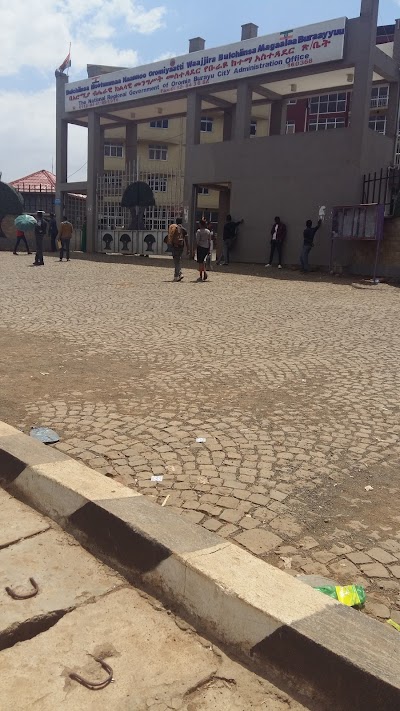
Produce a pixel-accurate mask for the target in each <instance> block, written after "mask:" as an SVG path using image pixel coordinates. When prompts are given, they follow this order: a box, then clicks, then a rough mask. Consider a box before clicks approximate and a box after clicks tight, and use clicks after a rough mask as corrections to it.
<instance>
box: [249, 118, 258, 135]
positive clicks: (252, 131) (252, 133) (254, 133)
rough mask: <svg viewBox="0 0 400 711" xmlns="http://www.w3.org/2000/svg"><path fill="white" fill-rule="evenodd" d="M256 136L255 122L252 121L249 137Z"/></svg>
mask: <svg viewBox="0 0 400 711" xmlns="http://www.w3.org/2000/svg"><path fill="white" fill-rule="evenodd" d="M256 135H257V121H252V122H251V124H250V136H256Z"/></svg>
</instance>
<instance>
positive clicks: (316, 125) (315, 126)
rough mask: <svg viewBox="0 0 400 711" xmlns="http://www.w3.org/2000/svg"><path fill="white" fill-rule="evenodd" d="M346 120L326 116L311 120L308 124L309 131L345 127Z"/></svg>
mask: <svg viewBox="0 0 400 711" xmlns="http://www.w3.org/2000/svg"><path fill="white" fill-rule="evenodd" d="M345 126H346V122H345V120H344V119H337V118H326V119H318V121H310V123H309V124H308V130H309V131H326V130H328V129H330V128H345Z"/></svg>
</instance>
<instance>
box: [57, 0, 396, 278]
mask: <svg viewBox="0 0 400 711" xmlns="http://www.w3.org/2000/svg"><path fill="white" fill-rule="evenodd" d="M378 7H379V2H378V0H362V2H361V11H360V16H359V17H356V18H354V19H346V18H338V19H333V20H330V21H326V22H322V23H319V24H315V25H311V26H308V27H302V28H298V29H289V30H286V29H285V28H284V29H283V30H282V32H278V33H275V34H273V35H268V36H264V37H258V36H257V30H258V28H257V27H256V26H255V25H253V24H248V25H244V26H243V27H242V40H241V41H240V42H237V43H235V44H231V45H227V46H223V47H217V48H214V49H205V42H204V40H202V39H201V38H195V39H193V40H191V41H190V52H189V54H188V55H185V56H180V57H176V58H175V59H167V60H165V61H161V62H156V63H154V64H150V65H147V66H142V67H138V68H136V69H116V68H115V67H114V68H112V67H101V68H99V67H90V70H89V72H88V73H89V74H90V75H91V76H89V78H87V79H83V80H81V81H79V82H73V83H69V82H68V77H67V76H65V75H64V74H62V73H60V72H57V73H56V75H57V80H56V81H57V186H56V191H57V200H56V203H59V205H60V206H59V207H58V210H59V214H60V213H61V211H62V205H63V200H64V196H65V195H66V194H67V193H85V194H86V195H87V239H88V251H103V250H104V239H103V238H102V235H103V232H104V230H105V229H108V230H109V231H110V237H109V244H108V246H109V247H110V240H111V239H114V233H116V231H117V230H119V231H121V230H124V231H125V233H127V235H128V236H126V237H125V243H124V244H125V249H129V250H131V251H133V252H135V251H139V252H141V251H142V248H143V245H138V244H137V243H136V242H137V240H138V239H139V238H138V236H137V234H136V233H134V232H133V231H132V234H130V233H129V225H128V224H121V223H119V224H115V225H110V224H105V223H104V220H102V219H100V213H101V210H102V208H101V206H100V202H101V205H102V206H103V207H104V204H106V203H107V200H108V199H109V198H107V190H106V188H105V187H104V185H108V186H109V187H110V186H114V187H113V190H114V194H115V195H117V192H118V190H120V191H121V190H122V188H123V181H124V180H125V181H127V182H129V176H131V177H132V175H134V176H138V175H139V174H140V171H141V166H140V165H139V162H138V127H139V134H140V129H141V127H142V126H144V125H147V126H153V127H158V128H159V129H160V130H161V131H162V127H163V125H165V126H167V125H168V119H169V120H171V121H172V120H173V119H180V120H181V122H182V124H184V143H185V152H184V157H183V167H182V183H181V186H179V185H178V183H179V181H177V182H176V190H175V195H174V196H173V197H171V199H170V200H169V202H168V201H166V199H165V195H164V196H162V195H161V193H162V191H163V187H165V190H164V193H166V180H167V179H166V177H165V176H164V177H163V166H162V161H163V150H162V148H163V145H162V141H160V140H159V139H158V140H157V144H156V145H152V148H151V147H150V148H151V150H152V151H153V153H151V150H150V158H153V159H154V169H153V170H152V173H151V180H152V183H151V184H152V185H153V187H155V198H156V203H157V200H158V193H157V190H158V191H159V193H160V204H161V203H162V204H163V205H164V207H163V212H162V213H160V214H161V217H159V218H158V223H157V224H155V223H152V224H151V225H146V230H144V232H145V233H146V235H147V233H148V231H149V229H153V230H154V231H155V232H156V231H157V230H158V231H159V232H160V239H159V241H157V240H158V237H157V235H156V237H154V242H155V243H154V244H153V243H152V244H151V251H153V253H160V252H162V251H163V250H164V249H165V245H164V243H163V241H162V239H161V237H162V232H163V230H165V228H166V226H167V223H168V221H169V220H171V219H174V218H175V217H176V216H177V214H178V213H180V214H182V216H183V217H184V221H185V222H186V223H187V224H188V228H189V231H190V232H191V233H192V231H193V229H194V223H195V219H196V209H197V208H198V200H199V194H200V195H201V194H204V192H208V191H215V192H216V195H217V208H218V209H217V211H216V214H217V219H218V222H219V230H218V231H219V234H221V223H223V221H224V219H225V217H226V215H227V214H228V212H231V213H232V214H233V216H234V218H235V219H241V218H243V219H244V225H243V228H242V230H241V235H240V239H239V242H238V245H237V248H236V251H235V259H237V260H238V261H247V262H264V261H265V256H266V241H267V239H268V228H269V227H270V225H271V224H272V221H273V218H274V216H275V215H280V217H281V219H282V220H284V221H285V223H286V224H287V226H288V237H287V243H286V251H285V257H284V259H285V262H286V263H287V264H293V263H297V261H298V256H299V250H300V245H301V238H302V231H303V228H304V222H305V220H306V219H307V218H313V219H317V217H318V209H319V207H320V206H322V205H324V206H326V214H327V219H326V222H325V224H324V226H323V228H322V231H321V238H320V239H319V240H318V245H317V246H316V248H315V252H314V262H315V263H316V264H318V265H320V266H327V265H328V263H329V249H330V231H331V224H330V217H329V216H330V213H331V210H332V208H333V207H334V206H337V205H357V204H359V203H361V202H363V199H362V192H363V176H364V175H365V174H369V173H375V172H379V171H380V170H381V169H383V170H386V169H387V168H388V166H391V165H393V164H394V161H395V156H396V143H397V135H398V113H399V66H400V23H399V21H397V22H396V25H395V26H394V28H393V37H391V38H390V41H385V42H384V43H383V44H378V45H377V19H378ZM382 86H385V87H388V90H387V91H386V94H385V96H386V104H385V132H384V133H380V132H378V130H373V128H371V122H370V112H371V92H373V91H374V87H375V88H376V87H378V88H379V87H382ZM375 93H376V92H375ZM378 94H379V91H378ZM343 96H346V97H350V98H349V101H350V102H351V104H350V110H349V112H348V113H349V119H348V121H347V122H346V125H345V124H344V123H342V122H341V121H338V122H336V120H335V119H331V118H329V117H331V115H332V111H333V113H334V112H335V106H336V107H337V106H338V103H340V101H342V99H343ZM315 97H319V104H318V102H317V103H316V102H315V101H314V103H313V98H315ZM338 97H339V98H340V97H342V99H340V101H339V100H338ZM305 98H307V99H308V104H307V106H310V107H311V108H312V107H315V106H316V105H317V106H319V107H320V109H321V110H320V109H317V110H318V111H319V116H317V117H316V120H315V122H313V124H312V125H313V127H314V128H313V130H311V128H309V129H307V126H308V124H307V125H306V127H305V130H302V131H300V132H294V133H293V132H292V131H290V130H288V127H289V128H290V125H291V124H290V123H288V110H289V108H290V106H292V105H293V103H295V102H296V101H301V100H304V99H305ZM321 98H322V99H324V101H321ZM335 102H336V103H335ZM325 105H326V106H325ZM328 106H329V108H328ZM378 108H379V107H378ZM312 110H315V109H312ZM327 112H329V117H328V118H326V116H324V113H327ZM205 117H206V119H205ZM205 120H207V121H209V122H210V123H209V124H207V125H206V129H204V125H205ZM213 120H215V121H217V122H218V125H220V131H218V132H216V135H215V136H212V135H211V132H210V131H209V132H208V133H209V135H206V134H207V126H208V125H212V122H213ZM68 124H78V125H80V126H85V127H87V129H88V179H87V182H75V183H71V182H67V154H68ZM254 126H258V128H257V131H255V129H254ZM310 126H311V124H310ZM326 128H329V129H330V128H333V129H334V130H323V129H326ZM118 131H119V135H121V131H122V134H123V143H124V159H125V167H126V170H125V172H124V171H120V177H119V178H118V176H114V177H113V176H108V178H107V180H106V182H104V181H105V177H104V144H105V142H107V141H108V142H109V137H110V136H112V135H114V134H115V135H116V134H117V133H118ZM120 140H121V139H120ZM132 166H134V168H133V169H132ZM147 172H148V168H147ZM106 177H107V176H106ZM162 181H165V182H162ZM102 186H103V187H102ZM115 186H116V187H115ZM162 186H163V187H162ZM110 189H111V188H110ZM163 199H164V202H163ZM167 203H168V205H169V207H168V209H167V207H165V206H166V205H167ZM173 212H175V213H176V214H172V213H173ZM197 216H198V212H197ZM142 231H143V230H142ZM142 238H143V239H145V237H144V236H143V235H142ZM135 240H136V241H135ZM346 248H347V246H346V247H345V246H343V249H346Z"/></svg>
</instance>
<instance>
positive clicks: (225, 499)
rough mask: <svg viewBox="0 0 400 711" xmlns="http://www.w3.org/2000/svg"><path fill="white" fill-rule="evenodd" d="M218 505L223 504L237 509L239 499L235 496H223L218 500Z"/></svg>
mask: <svg viewBox="0 0 400 711" xmlns="http://www.w3.org/2000/svg"><path fill="white" fill-rule="evenodd" d="M217 504H218V506H222V507H223V508H226V509H237V507H238V506H239V501H238V500H237V499H235V498H234V497H233V496H221V497H220V498H219V499H218V501H217Z"/></svg>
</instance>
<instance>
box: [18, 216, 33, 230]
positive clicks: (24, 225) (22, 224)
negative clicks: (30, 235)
mask: <svg viewBox="0 0 400 711" xmlns="http://www.w3.org/2000/svg"><path fill="white" fill-rule="evenodd" d="M14 225H15V226H16V227H17V228H18V229H19V230H21V231H22V232H29V230H33V228H34V226H35V225H37V220H35V218H34V217H32V215H19V216H18V217H16V218H15V220H14Z"/></svg>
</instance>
